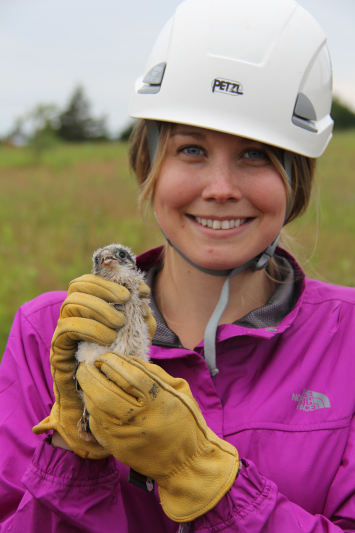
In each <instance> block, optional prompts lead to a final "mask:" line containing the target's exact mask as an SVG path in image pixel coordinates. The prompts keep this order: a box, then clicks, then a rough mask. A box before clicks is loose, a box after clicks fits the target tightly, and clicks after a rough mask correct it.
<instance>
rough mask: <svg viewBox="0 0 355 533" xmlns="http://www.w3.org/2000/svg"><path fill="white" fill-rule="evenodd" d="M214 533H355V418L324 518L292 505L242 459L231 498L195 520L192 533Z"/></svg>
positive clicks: (273, 485) (271, 483) (230, 493)
mask: <svg viewBox="0 0 355 533" xmlns="http://www.w3.org/2000/svg"><path fill="white" fill-rule="evenodd" d="M275 461H277V457H275ZM310 475H312V473H311V472H310ZM213 528H216V531H217V530H218V531H228V532H238V533H247V532H251V531H252V532H253V533H257V532H262V533H276V532H280V531H287V533H300V532H302V533H341V532H347V533H353V532H355V417H354V418H353V420H352V425H351V427H350V431H349V437H348V442H347V447H346V450H345V453H344V456H343V460H342V463H341V465H340V466H339V469H338V472H337V475H336V476H335V478H334V481H333V483H332V485H331V487H330V489H329V493H328V498H327V502H326V505H325V509H324V514H323V515H320V514H318V515H312V514H310V513H308V512H307V511H305V510H304V509H302V508H301V507H300V506H298V505H296V504H295V503H292V502H291V501H290V500H288V499H287V498H286V497H285V496H284V495H282V494H280V493H279V491H278V488H277V486H276V485H275V483H273V482H272V481H270V480H268V479H266V478H264V477H263V476H262V475H261V474H260V472H259V471H258V469H257V468H256V466H255V465H254V464H253V463H252V462H251V461H247V460H244V459H242V468H241V471H240V473H239V475H238V477H237V478H236V480H235V482H234V485H233V486H232V488H231V489H230V491H229V493H228V494H227V495H226V496H225V497H224V498H223V499H222V500H221V501H220V502H219V504H218V505H217V506H216V507H215V508H214V509H212V510H211V511H210V512H209V513H207V514H206V515H204V516H202V517H200V518H198V519H197V520H195V523H194V525H193V528H192V530H193V531H198V532H199V533H205V532H206V533H207V532H209V533H210V532H211V531H212V530H213V531H214V529H213Z"/></svg>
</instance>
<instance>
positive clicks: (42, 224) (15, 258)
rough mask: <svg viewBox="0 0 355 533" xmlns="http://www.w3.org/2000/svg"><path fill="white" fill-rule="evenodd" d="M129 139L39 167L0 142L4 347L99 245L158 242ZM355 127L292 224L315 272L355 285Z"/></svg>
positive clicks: (55, 153) (63, 151)
mask: <svg viewBox="0 0 355 533" xmlns="http://www.w3.org/2000/svg"><path fill="white" fill-rule="evenodd" d="M126 150H127V147H126V145H125V144H93V145H92V144H91V145H90V144H82V145H78V146H75V145H59V146H56V147H54V148H53V149H51V150H49V151H47V152H46V153H45V154H44V155H43V157H42V161H41V164H40V165H38V164H34V158H33V154H32V153H31V152H30V151H29V149H27V148H8V147H4V146H2V147H0V191H1V196H0V221H1V227H0V276H1V279H2V283H1V286H0V354H1V353H3V350H4V348H5V345H6V340H7V336H8V333H9V330H10V326H11V322H12V320H13V317H14V314H15V312H16V310H17V308H18V307H19V305H21V304H22V303H24V302H25V301H27V300H29V299H31V298H34V297H35V296H37V295H38V294H40V293H42V292H44V291H49V290H65V289H66V288H67V286H68V283H69V281H70V280H71V279H73V278H75V277H76V276H80V275H81V274H83V273H86V272H89V271H90V269H91V256H92V253H93V251H94V250H95V249H96V248H98V247H100V246H103V245H104V244H108V243H110V242H123V243H124V244H126V245H128V246H130V247H131V248H132V249H133V250H134V252H135V253H140V252H142V251H143V250H145V249H147V248H149V247H152V246H156V245H158V244H160V243H161V242H162V238H161V235H160V232H159V230H158V229H157V228H156V227H155V226H154V224H153V223H152V224H150V223H147V222H143V221H142V220H141V218H140V216H139V215H138V214H137V208H136V197H137V188H136V185H135V181H134V177H133V176H132V175H131V174H130V172H129V171H128V167H127V158H126ZM354 168H355V132H352V133H347V134H339V133H337V134H336V136H335V137H334V139H333V141H332V143H331V144H330V146H329V148H328V150H327V152H326V154H325V155H324V156H322V158H321V159H320V161H319V166H318V170H317V187H316V189H319V190H320V192H319V194H317V191H315V192H316V194H315V195H314V197H313V200H312V204H311V206H310V208H309V210H308V212H307V214H306V215H305V216H304V217H303V218H302V219H300V220H299V221H297V222H296V223H294V224H293V225H292V227H291V228H290V229H289V231H288V232H289V233H290V235H292V240H293V242H292V251H293V252H294V253H296V255H297V257H298V258H299V259H300V261H301V264H302V265H303V267H304V268H305V270H306V272H307V273H308V274H309V275H310V276H311V277H317V278H319V279H322V280H325V281H329V282H331V283H337V284H342V285H351V286H354V285H355V280H354V261H355V242H354V235H355V216H354V212H355V184H354V173H355V172H354Z"/></svg>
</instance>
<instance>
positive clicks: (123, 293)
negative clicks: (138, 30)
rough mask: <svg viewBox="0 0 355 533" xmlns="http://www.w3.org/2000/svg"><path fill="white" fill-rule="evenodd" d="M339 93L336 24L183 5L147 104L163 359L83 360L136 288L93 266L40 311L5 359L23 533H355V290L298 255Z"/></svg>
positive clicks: (158, 354) (142, 131) (10, 512)
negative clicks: (290, 239) (327, 278)
mask: <svg viewBox="0 0 355 533" xmlns="http://www.w3.org/2000/svg"><path fill="white" fill-rule="evenodd" d="M330 105H331V68H330V62H329V57H328V53H327V49H326V45H325V36H324V34H323V32H322V31H321V30H320V28H319V26H318V25H317V23H316V22H315V21H314V20H313V19H312V18H311V17H310V16H309V15H308V13H306V12H305V11H304V10H303V9H302V8H300V7H299V6H298V5H297V4H296V3H295V2H293V1H292V0H283V1H280V0H272V1H270V2H267V3H266V2H264V1H263V0H250V1H249V2H248V3H246V2H240V1H239V0H238V1H230V0H218V2H217V1H216V0H203V1H202V0H188V1H187V2H185V3H184V4H182V5H181V6H180V7H179V8H178V10H177V12H176V14H175V15H174V17H173V18H172V19H171V20H170V21H169V22H168V24H167V25H166V26H165V28H164V29H163V31H162V33H161V35H160V36H159V38H158V41H157V43H156V45H155V47H154V49H153V52H152V54H151V57H150V60H149V62H148V67H147V70H146V74H145V76H144V78H143V79H140V80H138V82H137V85H136V90H135V94H134V96H133V99H132V104H131V114H132V116H135V117H137V118H140V119H142V120H141V121H140V122H139V124H138V126H137V128H136V131H135V134H134V137H133V140H132V145H131V153H130V158H131V164H132V167H133V169H134V170H135V172H136V174H137V177H138V180H139V181H140V183H141V185H142V195H141V204H142V205H143V204H144V203H145V202H146V201H148V202H149V201H150V202H151V204H152V205H153V207H154V210H155V214H156V218H157V222H158V224H159V225H160V227H161V229H162V231H163V233H164V234H165V235H166V238H167V240H168V244H167V245H166V247H165V251H164V253H163V251H162V249H157V250H151V251H148V252H146V253H145V254H143V255H142V256H140V257H139V258H138V265H139V267H140V268H141V269H142V270H144V271H145V272H147V283H148V285H149V286H150V287H151V288H152V311H153V315H154V317H155V320H156V325H157V327H156V331H155V323H154V320H153V318H152V317H151V315H147V321H148V325H149V327H150V331H151V334H152V336H153V335H154V337H153V341H152V346H151V350H150V357H151V361H152V363H145V362H142V361H140V360H138V359H137V358H135V357H133V358H126V357H123V356H122V357H120V356H116V355H113V354H109V353H108V354H106V355H103V356H101V357H100V358H99V359H98V362H97V368H93V369H88V368H86V367H83V365H80V366H79V367H78V368H76V363H75V358H74V353H75V350H76V346H77V341H78V340H82V339H85V340H94V341H96V342H100V343H101V344H106V345H109V344H110V343H111V342H112V340H113V339H114V338H115V335H116V329H117V328H119V327H120V326H121V325H122V323H123V321H124V317H123V316H122V315H120V314H119V313H118V312H117V311H116V310H115V309H114V308H113V307H112V306H111V305H110V303H111V302H117V301H121V302H124V301H126V300H127V299H128V298H129V293H128V291H127V290H126V289H125V288H124V287H120V286H119V285H116V284H112V283H109V282H107V281H105V280H102V279H101V278H98V277H96V276H92V275H85V276H83V277H81V278H78V279H77V280H74V281H73V282H72V283H71V284H70V287H69V291H68V296H67V297H66V299H65V301H64V304H63V305H62V303H63V300H64V298H65V296H66V295H63V294H62V293H51V294H47V295H43V296H41V297H39V298H37V299H36V300H34V301H33V302H29V303H28V304H26V305H25V306H23V307H22V308H21V310H20V311H19V313H18V315H17V317H16V319H15V323H14V326H13V330H12V333H11V335H10V339H9V344H8V347H7V352H6V354H5V356H4V360H3V363H2V367H1V370H2V388H1V390H2V391H3V392H2V395H3V398H4V400H3V408H2V417H3V420H4V423H3V431H2V438H3V443H4V447H3V448H2V449H3V450H4V453H3V454H2V455H3V457H2V458H1V461H2V462H3V468H2V472H3V473H2V481H1V483H2V488H3V494H4V496H3V497H2V500H1V502H2V506H3V509H4V510H3V513H2V514H3V518H2V520H3V523H2V530H1V531H9V530H11V531H12V532H17V531H20V530H21V531H24V530H25V531H31V532H32V531H38V530H41V531H42V530H43V531H56V532H60V531H63V532H64V531H65V532H67V531H90V532H99V531H108V530H112V531H120V532H128V531H129V532H138V531H148V532H149V531H154V532H157V531H164V532H165V531H167V532H170V531H171V532H175V531H177V530H179V531H180V532H181V531H187V530H190V531H201V532H202V531H206V532H207V531H209V532H210V531H236V532H237V531H238V532H239V531H241V532H243V531H248V532H250V531H252V532H257V531H258V532H259V531H264V532H268V533H269V532H280V531H287V532H298V531H312V532H325V531H327V532H333V531H334V532H336V531H348V532H350V531H355V498H354V487H355V475H354V474H355V454H354V445H355V443H354V427H353V422H352V420H353V415H354V408H355V393H354V387H353V376H354V364H355V363H354V358H353V357H351V355H352V346H353V343H354V335H355V334H354V304H355V295H354V290H353V289H347V288H341V287H332V286H329V285H327V284H324V283H321V282H317V281H314V280H309V279H305V277H304V275H303V273H302V271H301V269H300V268H299V266H298V265H297V263H296V262H295V260H294V259H293V258H292V257H291V256H290V255H289V254H288V253H287V252H285V251H284V250H282V249H281V248H276V246H277V242H278V237H279V234H280V231H281V229H282V227H283V225H284V224H285V223H287V222H289V221H291V220H293V219H294V218H296V217H297V216H299V215H300V214H301V213H302V212H303V211H304V209H305V208H306V207H307V203H308V200H309V195H310V190H311V184H312V178H313V174H314V158H315V157H318V156H319V155H321V153H322V152H323V151H324V149H325V148H326V145H327V144H328V142H329V140H330V137H331V130H332V120H331V118H330V116H329V111H330ZM147 290H148V289H147V287H146V286H142V287H141V291H142V294H143V293H144V294H146V293H147ZM60 308H61V309H60ZM58 317H60V318H59V321H58ZM57 322H58V323H57ZM218 324H219V327H218V329H217V325H218ZM56 326H57V327H56ZM55 328H56V329H55ZM54 330H55V331H54ZM154 331H155V333H154ZM53 332H54V334H53ZM51 339H52V344H51ZM50 345H51V358H50V362H49V347H50ZM73 378H76V380H75V379H73ZM76 381H77V382H78V383H79V386H80V387H81V389H82V392H83V394H84V398H85V404H86V406H87V407H88V410H89V412H90V429H91V431H92V433H93V435H94V436H95V437H96V439H97V440H96V441H95V442H94V443H92V442H86V441H83V440H82V439H80V438H79V436H78V433H77V429H76V422H77V421H78V419H79V418H80V416H81V412H82V405H81V402H80V401H79V398H78V394H77V391H76ZM53 382H54V396H53V393H52V383H53ZM54 400H55V402H54ZM53 402H54V405H53ZM49 413H50V414H49ZM48 414H49V415H48ZM42 419H44V420H43V421H42V422H40V423H39V424H38V421H39V420H42ZM35 424H37V425H35ZM34 425H35V427H34V433H33V434H32V433H31V427H32V426H34ZM52 431H53V436H52ZM42 433H47V436H46V438H45V440H44V441H42V438H41V437H39V436H38V435H40V434H42ZM10 442H11V444H13V443H16V448H15V450H16V455H15V453H14V448H12V449H11V448H10V447H5V446H6V445H7V446H8V445H9V443H10ZM8 450H9V451H8ZM71 450H73V451H74V452H75V453H73V452H72V451H71ZM12 457H14V458H15V461H12V462H11V458H12ZM137 485H138V487H137ZM178 523H180V525H179V524H178Z"/></svg>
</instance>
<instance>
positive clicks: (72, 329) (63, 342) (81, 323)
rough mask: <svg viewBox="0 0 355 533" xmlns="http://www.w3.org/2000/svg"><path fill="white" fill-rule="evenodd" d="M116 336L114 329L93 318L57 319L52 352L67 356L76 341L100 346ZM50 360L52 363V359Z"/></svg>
mask: <svg viewBox="0 0 355 533" xmlns="http://www.w3.org/2000/svg"><path fill="white" fill-rule="evenodd" d="M116 337H117V331H116V330H114V329H111V328H108V327H107V326H105V325H104V324H100V322H96V321H94V320H89V319H87V318H76V317H74V318H70V319H66V318H65V319H59V320H58V325H57V329H56V331H55V333H54V336H53V339H54V342H53V352H54V355H55V356H59V358H61V357H62V356H63V357H66V358H67V357H68V351H70V350H73V349H76V344H77V342H78V341H88V342H95V343H97V344H100V345H102V346H109V345H110V344H112V343H113V341H114V340H115V339H116ZM54 348H55V349H54ZM51 362H52V364H54V362H53V361H51Z"/></svg>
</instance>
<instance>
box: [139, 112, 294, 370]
mask: <svg viewBox="0 0 355 533" xmlns="http://www.w3.org/2000/svg"><path fill="white" fill-rule="evenodd" d="M146 126H147V138H148V147H149V154H150V159H151V161H152V162H154V158H155V154H156V150H157V146H158V141H159V128H158V124H157V123H156V122H155V121H150V120H149V121H147V120H146ZM284 168H285V171H286V174H287V178H288V182H289V185H290V190H291V191H292V154H291V153H290V152H285V153H284ZM291 199H292V194H290V197H289V201H288V205H287V208H286V215H285V221H284V223H285V222H286V219H287V217H288V213H289V209H290V205H291ZM154 215H155V219H156V221H157V224H158V226H159V228H160V231H161V232H162V234H163V235H164V237H165V239H166V240H167V242H168V244H169V245H170V246H172V248H174V250H176V252H177V253H178V254H179V255H180V256H181V257H182V258H183V259H184V260H185V261H186V262H187V263H189V264H190V265H192V266H193V267H195V268H197V269H198V270H200V271H201V272H204V273H205V274H210V275H211V276H224V277H226V280H225V282H224V285H223V288H222V291H221V295H220V297H219V300H218V302H217V305H216V307H215V309H214V311H213V313H212V316H211V318H210V319H209V321H208V324H207V326H206V329H205V334H204V355H205V361H206V363H207V365H208V368H209V369H210V373H211V376H212V377H214V376H216V375H217V374H218V372H219V370H218V368H217V367H216V335H217V328H218V323H219V321H220V319H221V317H222V315H223V313H224V311H225V309H226V307H227V304H228V301H229V289H230V280H231V279H232V278H233V277H234V276H235V275H237V274H240V273H241V272H243V271H244V270H247V269H248V268H250V269H251V270H252V271H253V272H255V271H258V270H262V269H263V268H265V267H266V265H267V263H268V262H269V260H270V259H271V257H272V256H273V255H274V252H275V250H276V247H277V244H278V242H279V239H280V236H279V235H278V236H277V237H276V239H275V240H274V241H273V242H272V243H271V244H270V246H268V247H267V248H266V249H265V250H264V251H263V252H262V253H261V254H259V255H258V256H256V257H254V258H253V259H251V260H250V261H248V262H246V263H244V264H243V265H240V266H238V267H236V268H233V269H228V270H218V269H211V268H205V267H202V266H201V265H198V264H196V263H194V262H193V261H192V260H191V259H189V258H188V257H187V256H186V255H185V254H184V253H183V252H182V251H181V250H179V249H178V248H177V247H176V246H175V245H174V244H173V243H172V242H171V241H170V240H169V239H168V237H167V236H166V235H165V234H164V232H163V230H162V228H161V226H160V224H159V221H158V219H157V216H156V213H154Z"/></svg>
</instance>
